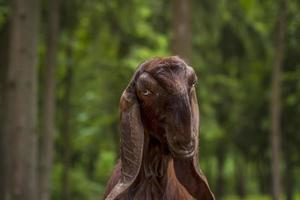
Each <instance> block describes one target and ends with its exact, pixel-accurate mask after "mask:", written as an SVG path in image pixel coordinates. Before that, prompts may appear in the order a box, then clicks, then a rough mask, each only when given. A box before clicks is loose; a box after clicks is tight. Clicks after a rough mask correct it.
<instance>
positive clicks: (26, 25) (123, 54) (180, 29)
mask: <svg viewBox="0 0 300 200" xmlns="http://www.w3.org/2000/svg"><path fill="white" fill-rule="evenodd" d="M168 55H179V56H181V57H183V58H184V59H185V60H186V61H187V63H189V64H190V65H192V66H193V67H194V69H195V71H196V73H197V75H198V78H199V82H198V84H197V93H198V94H197V95H198V99H199V106H200V112H201V128H200V131H201V133H200V165H201V168H202V170H203V171H204V173H205V174H206V175H207V178H208V180H209V183H210V185H211V187H212V190H213V191H214V193H215V194H216V197H217V199H218V200H222V199H223V200H238V199H246V200H270V199H273V200H278V199H286V200H296V199H298V200H299V199H300V167H299V166H300V131H299V130H300V1H299V0H236V1H232V0H152V1H146V0H126V1H124V0H84V1H83V0H72V1H67V0H65V1H64V0H48V1H47V0H26V1H25V0H0V75H1V76H0V80H1V81H0V95H1V96H0V118H1V120H0V127H1V128H0V141H1V149H0V199H3V200H17V199H18V200H19V199H20V200H21V199H22V200H36V199H39V200H48V199H53V200H96V199H101V197H102V193H103V191H104V189H105V185H106V182H107V180H108V178H109V176H110V175H111V173H112V169H113V166H114V165H115V163H116V160H117V159H118V153H119V131H118V123H119V110H118V109H119V108H118V103H119V98H120V96H121V94H122V91H123V90H124V88H125V87H126V85H127V83H128V82H129V80H130V78H131V76H132V74H133V73H134V71H135V69H136V67H137V66H138V65H139V64H140V63H141V62H142V61H144V60H146V59H149V58H151V57H154V56H168Z"/></svg>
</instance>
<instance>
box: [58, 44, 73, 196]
mask: <svg viewBox="0 0 300 200" xmlns="http://www.w3.org/2000/svg"><path fill="white" fill-rule="evenodd" d="M66 51H67V52H66V54H67V55H66V56H67V58H68V59H71V58H72V48H71V46H69V47H67V50H66ZM66 67H67V72H66V77H65V94H64V97H63V103H62V106H63V109H64V111H63V118H62V126H61V133H62V141H63V147H62V148H63V149H62V152H63V157H62V159H63V160H62V162H63V171H62V177H61V178H62V196H63V198H62V199H64V200H69V199H70V180H69V171H70V164H71V148H72V147H71V141H70V140H71V137H70V123H71V89H72V80H73V66H72V62H68V63H67V66H66Z"/></svg>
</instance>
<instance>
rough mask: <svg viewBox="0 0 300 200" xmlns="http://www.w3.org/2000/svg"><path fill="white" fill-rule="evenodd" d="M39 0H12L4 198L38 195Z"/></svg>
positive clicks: (32, 198) (30, 198)
mask: <svg viewBox="0 0 300 200" xmlns="http://www.w3.org/2000/svg"><path fill="white" fill-rule="evenodd" d="M38 22H39V1H38V0H27V1H24V0H12V1H11V21H10V39H9V57H8V68H7V73H6V75H7V77H6V84H5V87H6V88H5V91H6V93H5V100H4V107H5V110H4V115H5V116H4V122H3V136H4V139H3V140H4V143H5V147H4V148H5V156H4V160H5V164H6V165H5V170H4V173H5V176H4V181H5V192H4V193H5V194H4V195H5V197H4V199H5V200H19V199H20V200H36V199H37V173H36V172H37V133H36V128H37V127H36V125H37V123H36V121H37V120H36V114H37V75H36V67H37V41H38Z"/></svg>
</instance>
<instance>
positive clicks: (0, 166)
mask: <svg viewBox="0 0 300 200" xmlns="http://www.w3.org/2000/svg"><path fill="white" fill-rule="evenodd" d="M8 29H9V27H8V22H7V23H6V24H5V25H4V26H3V27H2V29H1V30H0V158H4V156H5V152H4V151H5V149H4V145H5V144H4V137H3V124H2V123H3V120H4V115H3V113H4V105H3V104H4V102H3V101H4V94H5V92H4V89H5V86H4V84H5V75H6V69H7V62H8ZM4 162H5V160H4V159H0V177H4V176H5V174H4V170H5V163H4ZM4 187H5V183H4V179H3V178H1V179H0V199H4V196H3V195H4Z"/></svg>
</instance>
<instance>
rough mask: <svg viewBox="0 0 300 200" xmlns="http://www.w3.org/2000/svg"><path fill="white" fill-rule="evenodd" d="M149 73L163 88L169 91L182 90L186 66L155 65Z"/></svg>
mask: <svg viewBox="0 0 300 200" xmlns="http://www.w3.org/2000/svg"><path fill="white" fill-rule="evenodd" d="M150 73H151V75H152V77H153V78H154V79H156V81H157V82H158V83H159V84H160V85H161V86H162V87H163V88H165V89H166V90H167V91H169V92H171V93H174V92H176V91H177V90H182V87H184V85H185V82H186V78H187V77H186V67H183V66H178V65H172V66H162V67H157V68H156V69H155V70H152V71H151V72H150ZM176 93H177V92H176Z"/></svg>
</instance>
